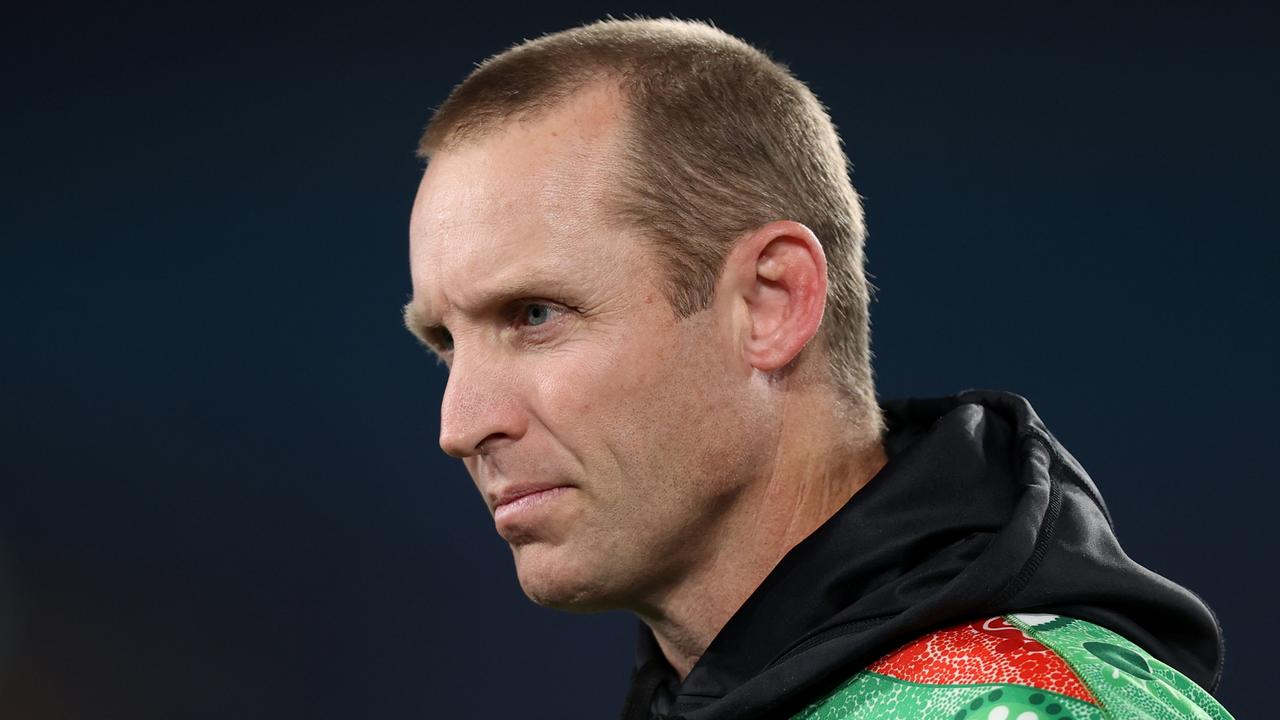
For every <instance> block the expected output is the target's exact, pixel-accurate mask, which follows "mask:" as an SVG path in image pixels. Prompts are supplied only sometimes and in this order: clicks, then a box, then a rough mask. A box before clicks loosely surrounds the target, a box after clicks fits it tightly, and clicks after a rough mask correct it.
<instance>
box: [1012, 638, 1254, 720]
mask: <svg viewBox="0 0 1280 720" xmlns="http://www.w3.org/2000/svg"><path fill="white" fill-rule="evenodd" d="M1005 619H1006V620H1007V621H1008V622H1009V623H1010V624H1011V625H1016V626H1017V627H1020V628H1022V631H1023V632H1025V633H1026V634H1027V635H1029V636H1031V637H1032V638H1034V639H1035V640H1037V641H1039V642H1040V644H1042V645H1045V646H1046V647H1048V648H1049V649H1051V650H1053V651H1054V652H1055V653H1057V654H1058V655H1059V656H1060V657H1062V659H1064V660H1066V661H1067V664H1068V665H1070V666H1071V669H1072V670H1074V671H1075V673H1076V676H1077V677H1079V678H1080V681H1081V682H1083V683H1084V685H1085V687H1087V688H1089V692H1091V693H1093V696H1094V697H1095V698H1097V699H1098V702H1099V703H1101V705H1102V707H1103V708H1104V709H1105V711H1106V712H1105V715H1104V717H1106V718H1109V719H1114V720H1128V719H1129V718H1144V719H1145V718H1150V719H1151V720H1183V719H1186V720H1230V719H1231V714H1230V713H1228V712H1227V711H1226V709H1224V708H1223V707H1222V706H1221V705H1219V704H1218V701H1217V700H1214V699H1213V697H1212V696H1211V695H1209V693H1207V692H1205V691H1204V690H1203V689H1201V688H1200V686H1199V685H1196V684H1195V683H1194V682H1192V681H1191V680H1190V679H1188V678H1187V677H1186V676H1185V675H1183V674H1182V673H1180V672H1178V671H1177V670H1174V669H1173V668H1171V667H1169V666H1168V665H1165V664H1164V663H1162V662H1160V661H1159V660H1157V659H1155V658H1154V657H1152V656H1151V655H1150V654H1149V653H1147V651H1145V650H1143V649H1142V648H1140V647H1138V646H1137V645H1134V644H1133V643H1131V642H1129V641H1128V640H1126V639H1124V638H1123V637H1121V636H1119V635H1117V634H1115V633H1113V632H1111V631H1110V630H1107V629H1106V628H1103V627H1100V626H1098V625H1094V624H1093V623H1088V622H1085V621H1083V620H1072V619H1070V618H1064V617H1060V616H1055V615H1009V616H1006V617H1005Z"/></svg>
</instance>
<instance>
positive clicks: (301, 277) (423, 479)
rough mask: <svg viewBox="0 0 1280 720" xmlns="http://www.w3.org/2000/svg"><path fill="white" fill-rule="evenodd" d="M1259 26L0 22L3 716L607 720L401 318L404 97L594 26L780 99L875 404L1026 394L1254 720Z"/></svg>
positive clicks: (1276, 104)
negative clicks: (746, 62)
mask: <svg viewBox="0 0 1280 720" xmlns="http://www.w3.org/2000/svg"><path fill="white" fill-rule="evenodd" d="M1273 8H1274V5H1268V4H1263V3H1258V4H1254V5H1246V4H1236V5H1232V4H1223V3H1196V4H1192V3H1186V4H1178V3H1161V4H1149V5H1148V4H1125V5H1124V6H1123V7H1121V6H1120V4H1105V5H1103V4H1100V5H1094V6H1090V5H1081V4H1077V3H1070V4H1068V3H1039V4H1023V5H1012V4H1011V5H1007V6H994V5H992V6H984V5H980V4H966V5H965V6H964V7H960V5H959V4H955V3H932V4H921V3H904V2H892V3H889V2H884V3H866V2H853V3H848V4H845V5H844V6H842V7H841V8H839V9H835V8H832V7H822V6H820V5H817V4H814V5H811V6H806V5H804V4H802V3H785V4H781V5H774V6H770V7H767V8H752V7H750V6H749V5H748V4H740V3H706V4H694V3H689V4H651V3H632V4H629V5H617V4H608V3H596V4H589V3H570V2H559V3H545V4H544V3H525V4H521V5H494V4H486V3H483V2H471V3H461V4H456V5H455V6H453V7H438V6H433V5H432V4H429V3H425V2H418V3H401V4H375V5H365V4H360V5H357V4H354V3H352V4H347V5H345V6H331V7H330V6H321V5H316V4H302V3H298V4H279V3H274V4H273V3H267V4H253V5H250V4H244V5H236V4H228V3H218V4H209V5H195V4H188V3H181V4H176V3H175V4H169V5H166V6H156V7H147V6H142V5H134V4H129V5H118V6H117V5H115V4H98V5H94V6H85V7H76V6H74V5H48V6H43V7H42V9H38V10H36V9H32V8H26V9H23V10H14V9H10V10H8V11H6V20H5V22H4V26H3V29H0V40H3V42H2V43H0V54H2V56H3V74H4V80H5V83H4V87H5V92H4V93H3V101H2V102H3V108H4V109H3V113H2V114H0V127H2V130H3V132H2V133H0V143H2V145H0V146H2V147H3V158H4V173H3V192H2V193H0V203H3V213H2V214H0V215H2V216H0V301H2V303H3V304H2V305H0V307H3V311H4V316H3V317H4V322H3V330H2V334H0V338H2V339H3V347H2V354H0V367H2V368H3V372H2V373H0V718H6V719H8V718H14V719H15V720H46V719H51V718H93V719H97V718H130V719H134V720H138V719H143V718H201V719H204V718H210V719H213V718H218V719H221V718H282V717H307V718H350V717H360V718H388V719H389V718H423V717H455V716H456V717H462V716H466V717H484V718H490V717H492V718H501V717H521V718H606V717H613V716H614V715H615V713H616V711H617V708H618V707H619V705H620V703H621V700H622V696H623V693H624V691H625V687H626V684H627V679H628V675H629V672H630V665H631V659H632V652H633V647H632V644H633V635H634V624H633V623H634V621H633V620H631V619H630V618H629V617H627V616H625V615H622V614H612V615H609V614H606V615H599V616H568V615H562V614H557V613H554V612H550V611H546V610H543V609H540V608H538V607H535V606H533V605H532V604H531V603H529V602H528V601H527V600H525V598H524V597H523V595H522V594H521V593H520V590H519V587H518V585H517V584H516V581H515V576H514V572H513V569H512V565H511V559H510V553H509V551H508V550H507V548H506V546H505V544H504V543H502V541H501V540H500V539H499V538H498V537H497V536H496V535H495V534H494V531H493V527H492V522H491V521H490V519H489V517H488V515H487V512H486V510H485V507H484V505H483V503H482V501H481V500H480V498H479V495H478V493H477V492H476V491H475V489H474V488H473V487H472V486H471V483H470V481H469V479H468V478H467V476H466V474H465V471H464V470H463V468H462V466H461V464H460V463H457V462H456V461H451V460H449V459H448V458H447V457H445V456H444V455H443V454H442V453H441V452H440V451H439V449H438V447H437V444H436V435H437V432H438V424H437V412H438V404H439V400H440V395H441V392H442V390H443V387H444V380H445V377H444V374H443V372H442V368H440V367H437V366H436V365H435V363H434V362H433V361H432V360H431V359H430V358H428V357H427V356H426V355H425V354H424V352H423V351H422V350H420V349H419V348H418V347H417V345H416V344H415V342H414V341H413V340H412V338H411V337H410V336H409V335H408V334H407V333H406V332H405V331H404V330H403V329H402V327H401V322H400V307H401V305H402V304H403V303H404V302H405V301H406V300H407V298H408V293H409V277H408V270H407V261H406V255H407V250H406V231H407V230H406V227H407V218H408V214H409V209H410V204H411V201H412V198H413V195H414V192H415V189H416V183H417V180H418V176H419V174H420V172H421V165H420V163H419V162H418V161H417V160H415V158H414V157H413V150H414V147H415V144H416V141H417V137H418V134H419V132H420V130H421V128H422V126H423V125H424V123H425V122H426V120H427V118H428V117H429V116H430V113H431V110H432V108H433V107H434V106H435V104H437V103H439V102H440V101H441V100H442V99H443V98H444V96H445V95H446V94H447V92H448V90H449V89H450V88H451V87H452V85H453V84H454V83H456V82H457V81H459V80H460V79H461V78H462V77H463V76H464V75H465V74H466V73H467V72H468V71H469V69H470V68H471V67H472V65H473V63H475V62H477V61H479V60H481V59H482V58H484V57H485V56H487V55H489V54H492V53H494V52H497V51H500V50H502V49H503V48H504V47H506V46H507V45H509V44H511V43H513V42H515V41H518V40H520V39H522V38H526V37H533V36H536V35H538V34H541V33H543V32H548V31H554V30H558V29H562V28H565V27H568V26H570V25H574V24H578V23H580V22H584V21H588V20H593V19H597V18H600V17H602V16H604V15H605V14H608V13H611V14H613V15H615V16H622V15H627V14H639V13H643V14H650V15H676V16H679V17H686V18H703V19H711V20H714V22H715V23H716V24H717V25H719V26H720V27H722V28H724V29H726V30H728V31H730V32H732V33H735V34H738V35H740V36H742V37H743V38H745V39H747V40H748V41H750V42H752V43H755V44H756V45H758V46H760V47H762V48H764V49H765V50H767V51H768V52H770V53H771V54H772V55H773V56H774V57H776V58H777V59H779V60H782V61H783V62H785V63H787V64H788V65H790V66H791V67H792V69H793V70H794V71H795V72H796V73H797V74H798V75H799V77H800V78H802V79H803V80H805V81H807V82H808V83H810V85H811V86H812V87H813V88H814V89H815V90H816V92H817V93H818V95H819V96H820V97H821V98H822V99H823V100H824V101H825V102H826V103H827V104H828V105H829V106H830V109H831V112H832V114H833V116H834V118H835V121H836V123H837V125H838V126H839V128H840V130H841V132H842V135H843V137H844V139H845V142H846V145H847V149H848V152H849V155H850V156H851V158H852V160H853V162H854V166H855V172H854V182H855V184H856V186H857V188H858V189H859V191H860V192H861V193H862V194H863V195H864V196H865V198H866V208H867V213H868V220H869V226H870V229H871V240H870V245H869V248H868V255H869V263H870V270H871V272H872V273H874V275H875V282H876V284H877V285H878V287H879V293H878V296H877V300H876V303H875V305H874V306H873V310H872V316H873V319H874V323H875V326H874V348H875V351H876V370H877V373H878V378H879V388H880V391H881V394H882V396H885V397H896V396H902V395H935V394H950V393H954V392H956V391H959V390H961V389H964V388H969V387H990V388H999V389H1007V390H1013V391H1016V392H1019V393H1022V394H1024V395H1026V396H1027V397H1028V398H1030V399H1031V401H1032V402H1033V404H1034V405H1035V406H1036V408H1037V409H1038V411H1039V413H1040V414H1041V416H1042V417H1043V418H1044V420H1045V421H1046V423H1047V424H1048V426H1049V428H1050V429H1051V430H1053V431H1054V432H1055V434H1056V435H1057V436H1058V437H1059V438H1060V439H1061V440H1062V441H1063V442H1064V443H1065V444H1066V446H1067V447H1068V448H1069V449H1071V450H1072V452H1073V453H1074V454H1075V455H1076V457H1077V458H1078V459H1079V460H1080V461H1081V462H1082V463H1083V464H1084V466H1085V467H1086V468H1088V469H1089V470H1090V472H1091V473H1092V475H1093V477H1094V479H1095V480H1096V481H1097V483H1098V485H1099V486H1100V487H1101V488H1102V491H1103V492H1104V494H1105V496H1106V497H1107V498H1108V500H1109V503H1110V506H1111V510H1112V512H1113V514H1114V516H1115V518H1116V521H1117V526H1118V532H1119V535H1120V539H1121V541H1122V542H1123V543H1124V544H1125V546H1126V548H1127V549H1128V551H1129V552H1130V554H1131V555H1133V556H1134V557H1135V558H1137V559H1138V560H1139V561H1140V562H1143V563H1144V564H1146V565H1148V566H1149V567H1152V568H1154V569H1155V570H1157V571H1159V572H1161V573H1163V574H1166V575H1167V576H1169V577H1171V578H1173V579H1174V580H1176V581H1178V582H1180V583H1182V584H1184V585H1186V586H1188V587H1190V588H1192V589H1193V590H1195V591H1196V592H1198V593H1200V594H1201V595H1202V596H1203V597H1204V598H1205V599H1206V600H1207V601H1208V602H1209V603H1210V604H1211V605H1212V606H1213V608H1214V609H1215V610H1216V611H1217V613H1218V616H1219V618H1220V620H1221V622H1222V625H1223V627H1224V629H1225V634H1226V642H1227V656H1226V670H1225V679H1224V681H1223V684H1222V687H1221V690H1220V692H1219V697H1220V699H1221V700H1222V702H1223V703H1224V704H1225V705H1226V706H1227V707H1228V709H1230V710H1231V711H1232V712H1234V713H1235V714H1236V716H1237V717H1239V718H1248V717H1262V716H1264V714H1266V713H1268V712H1270V711H1271V707H1270V704H1269V703H1268V704H1266V705H1264V697H1267V696H1269V694H1270V693H1269V687H1268V686H1267V683H1269V682H1270V680H1271V674H1270V666H1271V663H1270V660H1271V656H1270V655H1269V652H1271V647H1270V645H1271V644H1272V643H1274V641H1275V639H1276V637H1277V635H1276V629H1277V627H1276V626H1277V622H1276V612H1275V609H1274V595H1273V593H1272V592H1271V591H1270V588H1272V587H1274V584H1275V578H1274V574H1275V572H1276V562H1275V555H1276V550H1277V543H1276V541H1275V539H1274V528H1275V525H1274V523H1275V522H1276V519H1275V517H1276V513H1275V507H1276V500H1277V489H1276V483H1275V470H1274V469H1273V468H1272V467H1271V466H1270V463H1269V461H1268V460H1266V458H1267V457H1268V456H1267V455H1266V453H1267V452H1271V451H1273V450H1274V447H1275V440H1274V434H1275V432H1274V431H1275V422H1276V421H1275V420H1274V417H1275V409H1274V408H1275V404H1276V401H1277V400H1278V399H1280V393H1278V392H1277V381H1276V375H1275V371H1276V368H1277V359H1278V358H1277V348H1276V321H1275V313H1276V310H1277V309H1278V303H1277V295H1276V289H1275V288H1276V284H1275V274H1276V271H1277V269H1280V268H1278V264H1277V259H1278V255H1280V251H1278V250H1277V233H1276V226H1277V222H1276V221H1277V202H1276V201H1277V194H1276V189H1277V183H1276V163H1277V161H1280V152H1278V148H1277V145H1278V143H1277V132H1276V129H1277V128H1278V127H1280V100H1278V99H1280V92H1277V91H1278V90H1280V87H1278V80H1277V78H1280V73H1278V72H1277V70H1280V62H1278V60H1280V50H1278V48H1280V32H1278V27H1280V23H1278V22H1277V17H1278V14H1277V12H1276V11H1275V10H1274V9H1273ZM1268 448H1272V450H1268ZM1264 689H1265V690H1267V692H1264Z"/></svg>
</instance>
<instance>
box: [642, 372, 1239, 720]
mask: <svg viewBox="0 0 1280 720" xmlns="http://www.w3.org/2000/svg"><path fill="white" fill-rule="evenodd" d="M883 409H884V413H885V419H886V422H887V425H888V431H887V434H886V436H885V451H886V453H887V454H888V456H889V462H888V464H887V465H885V467H884V468H883V469H882V470H881V471H880V472H879V474H877V475H876V476H875V477H874V478H872V480H871V482H870V483H868V484H867V485H866V487H864V488H863V489H862V490H861V491H859V492H858V493H857V494H856V495H854V496H853V498H852V499H851V500H850V501H849V503H848V504H846V505H845V506H844V507H843V508H841V509H840V511H838V512H837V513H836V514H835V515H834V516H833V517H832V518H831V519H830V520H829V521H827V522H826V523H825V524H824V525H823V526H822V527H820V528H818V530H817V531H815V532H814V533H813V534H812V535H810V536H809V537H808V538H806V539H805V540H803V541H802V542H801V543H800V544H799V545H797V546H796V547H795V548H794V549H793V550H792V551H791V552H790V553H788V554H787V556H786V557H784V558H783V559H782V561H781V562H780V563H779V564H778V566H777V567H776V568H774V570H773V571H772V572H771V573H770V574H769V576H768V577H766V578H765V580H764V582H763V583H761V585H760V587H759V588H757V589H756V591H755V592H754V593H753V594H752V595H751V597H749V598H748V599H747V601H746V602H745V603H744V604H743V605H742V607H741V608H740V609H739V610H738V611H737V613H735V614H734V616H733V617H732V618H730V620H729V622H728V624H726V625H725V627H724V629H722V630H721V631H720V634H719V635H717V636H716V638H715V640H714V641H712V643H711V645H710V647H708V648H707V651H706V653H705V654H703V656H702V658H701V659H700V660H699V661H698V663H697V664H696V665H695V666H694V667H693V669H692V671H691V672H690V673H689V676H688V677H687V678H686V679H685V681H684V682H683V683H680V682H679V680H678V678H677V676H676V675H675V673H674V671H673V670H672V669H671V667H670V666H669V665H668V664H667V662H666V661H665V659H664V658H663V656H662V653H661V651H659V650H658V647H657V644H656V643H655V641H654V639H653V636H652V634H651V633H650V632H649V631H648V629H647V628H645V627H644V626H643V625H642V626H641V628H640V642H639V648H638V653H637V664H636V670H635V673H634V675H633V677H632V684H631V690H630V692H629V693H628V696H627V700H626V705H625V707H624V709H623V717H624V719H625V720H638V719H641V718H644V719H646V720H647V719H648V718H652V717H671V718H684V719H685V720H719V719H721V718H724V719H730V718H732V719H733V720H747V719H749V718H787V717H790V716H791V715H793V714H795V713H797V712H799V711H800V710H802V709H804V707H805V706H806V705H807V704H809V703H810V702H813V701H815V700H817V699H819V698H821V697H822V696H823V695H825V694H826V693H827V692H829V691H830V690H832V689H833V688H834V687H835V686H836V685H838V684H839V683H840V682H841V681H843V680H846V679H848V678H849V677H851V676H852V675H853V674H854V673H856V672H858V671H859V670H861V669H862V668H864V667H865V666H867V665H868V664H870V663H872V662H874V661H875V660H876V659H877V658H879V657H880V656H882V655H884V654H886V653H888V652H889V651H891V650H893V649H894V648H896V647H898V646H900V645H902V644H904V643H906V642H909V641H911V640H914V639H915V638H917V637H919V636H921V635H923V634H925V633H926V632H929V631H932V630H936V629H939V628H942V627H945V626H948V625H952V624H955V623H958V622H963V621H968V620H973V619H976V618H981V617H988V616H992V615H999V614H1002V613H1008V612H1025V611H1041V612H1053V613H1057V614H1061V615H1067V616H1071V617H1076V618H1080V619H1083V620H1088V621H1091V622H1094V623H1096V624H1098V625H1102V626H1104V627H1107V628H1109V629H1111V630H1113V631H1115V632H1117V633H1119V634H1120V635H1123V636H1124V637H1126V638H1128V639H1130V640H1132V641H1133V642H1135V643H1137V644H1138V645H1140V646H1141V647H1143V648H1144V649H1146V650H1147V651H1148V652H1150V653H1151V654H1152V655H1154V656H1155V657H1157V658H1159V659H1161V660H1163V661H1164V662H1166V663H1168V664H1169V665H1171V666H1173V667H1174V668H1176V669H1178V670H1180V671H1181V672H1182V673H1183V674H1185V675H1187V676H1188V677H1190V678H1191V679H1192V680H1194V681H1195V682H1197V683H1198V684H1200V685H1201V686H1202V687H1204V688H1206V689H1208V690H1209V691H1211V692H1212V691H1213V690H1214V689H1215V688H1216V686H1217V684H1218V678H1219V675H1220V674H1221V671H1222V654H1223V649H1222V636H1221V632H1220V630H1219V627H1218V624H1217V621H1216V619H1215V618H1214V616H1213V614H1212V612H1211V611H1210V610H1209V608H1208V606H1206V605H1205V604H1204V603H1203V602H1202V601H1201V600H1200V599H1199V598H1198V597H1196V596H1195V595H1194V594H1193V593H1191V592H1190V591H1188V590H1186V589H1185V588H1183V587H1180V586H1179V585H1177V584H1175V583H1173V582H1171V581H1170V580H1167V579H1165V578H1163V577H1161V576H1159V575H1157V574H1155V573H1153V572H1151V571H1150V570H1147V569H1146V568H1144V567H1142V566H1141V565H1139V564H1137V563H1135V562H1134V561H1133V560H1131V559H1129V557H1128V556H1127V555H1125V553H1124V551H1123V550H1122V549H1121V548H1120V545H1119V543H1118V542H1117V541H1116V538H1115V535H1114V533H1113V527H1112V523H1111V517H1110V515H1109V514H1108V512H1107V508H1106V505H1105V504H1104V503H1103V501H1102V497H1101V496H1100V495H1099V494H1098V489H1097V488H1096V487H1095V486H1094V484H1093V482H1092V481H1091V480H1090V479H1089V476H1088V475H1086V474H1085V472H1084V470H1083V469H1082V468H1081V467H1080V465H1079V464H1078V463H1077V462H1076V461H1075V459H1074V458H1072V457H1071V455H1070V454H1068V453H1067V451H1066V450H1065V449H1063V447H1062V446H1061V445H1060V444H1058V442H1057V440H1055V439H1054V438H1053V437H1052V436H1051V435H1050V434H1049V432H1048V431H1047V430H1046V429H1045V427H1044V425H1043V424H1042V423H1041V421H1040V419H1039V418H1038V417H1037V416H1036V414H1035V412H1034V411H1033V410H1032V409H1031V406H1030V405H1029V404H1028V403H1027V401H1026V400H1024V399H1023V398H1021V397H1019V396H1017V395H1012V394H1007V393H997V392H989V391H971V392H966V393H963V394H961V395H958V396H956V397H950V398H936V399H910V400H900V401H892V402H888V403H885V404H884V407H883Z"/></svg>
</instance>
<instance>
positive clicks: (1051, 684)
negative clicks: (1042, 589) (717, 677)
mask: <svg viewBox="0 0 1280 720" xmlns="http://www.w3.org/2000/svg"><path fill="white" fill-rule="evenodd" d="M882 718H948V719H951V720H1067V719H1068V718H1070V719H1072V720H1130V719H1135V720H1140V719H1148V718H1149V719H1151V720H1166V719H1168V720H1173V719H1175V718H1179V719H1180V718H1195V719H1201V718H1204V719H1207V720H1229V719H1230V718H1231V715H1230V714H1229V713H1227V711H1226V710H1225V709H1223V707H1222V706H1221V705H1219V704H1218V702H1217V701H1216V700H1214V699H1213V697H1212V696H1210V695H1209V694H1208V693H1207V692H1205V691H1204V690H1203V689H1201V688H1200V687H1199V686H1197V685H1196V684H1195V683H1194V682H1192V681H1191V680H1189V679H1188V678H1187V677H1185V676H1184V675H1183V674H1182V673H1180V672H1178V671H1177V670H1174V669H1173V668H1171V667H1169V666H1168V665H1166V664H1164V663H1162V662H1160V661H1159V660H1156V659H1155V658H1154V657H1152V656H1151V655H1150V654H1149V653H1147V652H1146V651H1144V650H1143V649H1142V648H1140V647H1138V646H1137V645H1134V644H1133V643H1132V642H1129V641H1128V640H1126V639H1125V638H1123V637H1121V636H1120V635H1117V634H1116V633H1114V632H1112V631H1110V630H1107V629H1106V628H1103V627H1101V626H1099V625H1095V624H1093V623H1089V622H1085V621H1083V620H1076V619H1073V618H1067V617H1062V616H1059V615H1043V614H1035V615H1033V614H1017V615H1003V616H997V617H992V618H987V619H984V620H978V621H974V622H970V623H965V624H963V625H957V626H954V627H950V628H946V629H943V630H938V631H936V632H932V633H929V634H928V635H925V636H924V637H921V638H919V639H917V640H915V641H913V642H910V643H908V644H906V645H904V646H903V647H901V648H899V649H897V650H895V651H893V652H891V653H889V654H888V655H886V656H884V657H882V658H880V659H879V660H877V661H876V662H874V663H872V664H871V665H870V666H868V667H867V669H866V670H863V671H862V672H859V673H858V674H857V675H855V676H853V677H852V678H850V679H849V680H847V681H846V682H844V683H842V684H841V685H840V686H839V687H838V688H836V690H835V691H834V692H832V693H831V694H829V695H828V696H826V697H825V698H823V699H822V700H820V701H818V702H816V703H814V704H812V705H810V706H809V707H808V708H806V709H805V710H804V711H803V712H802V713H800V714H799V715H797V716H796V717H795V719H794V720H880V719H882Z"/></svg>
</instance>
